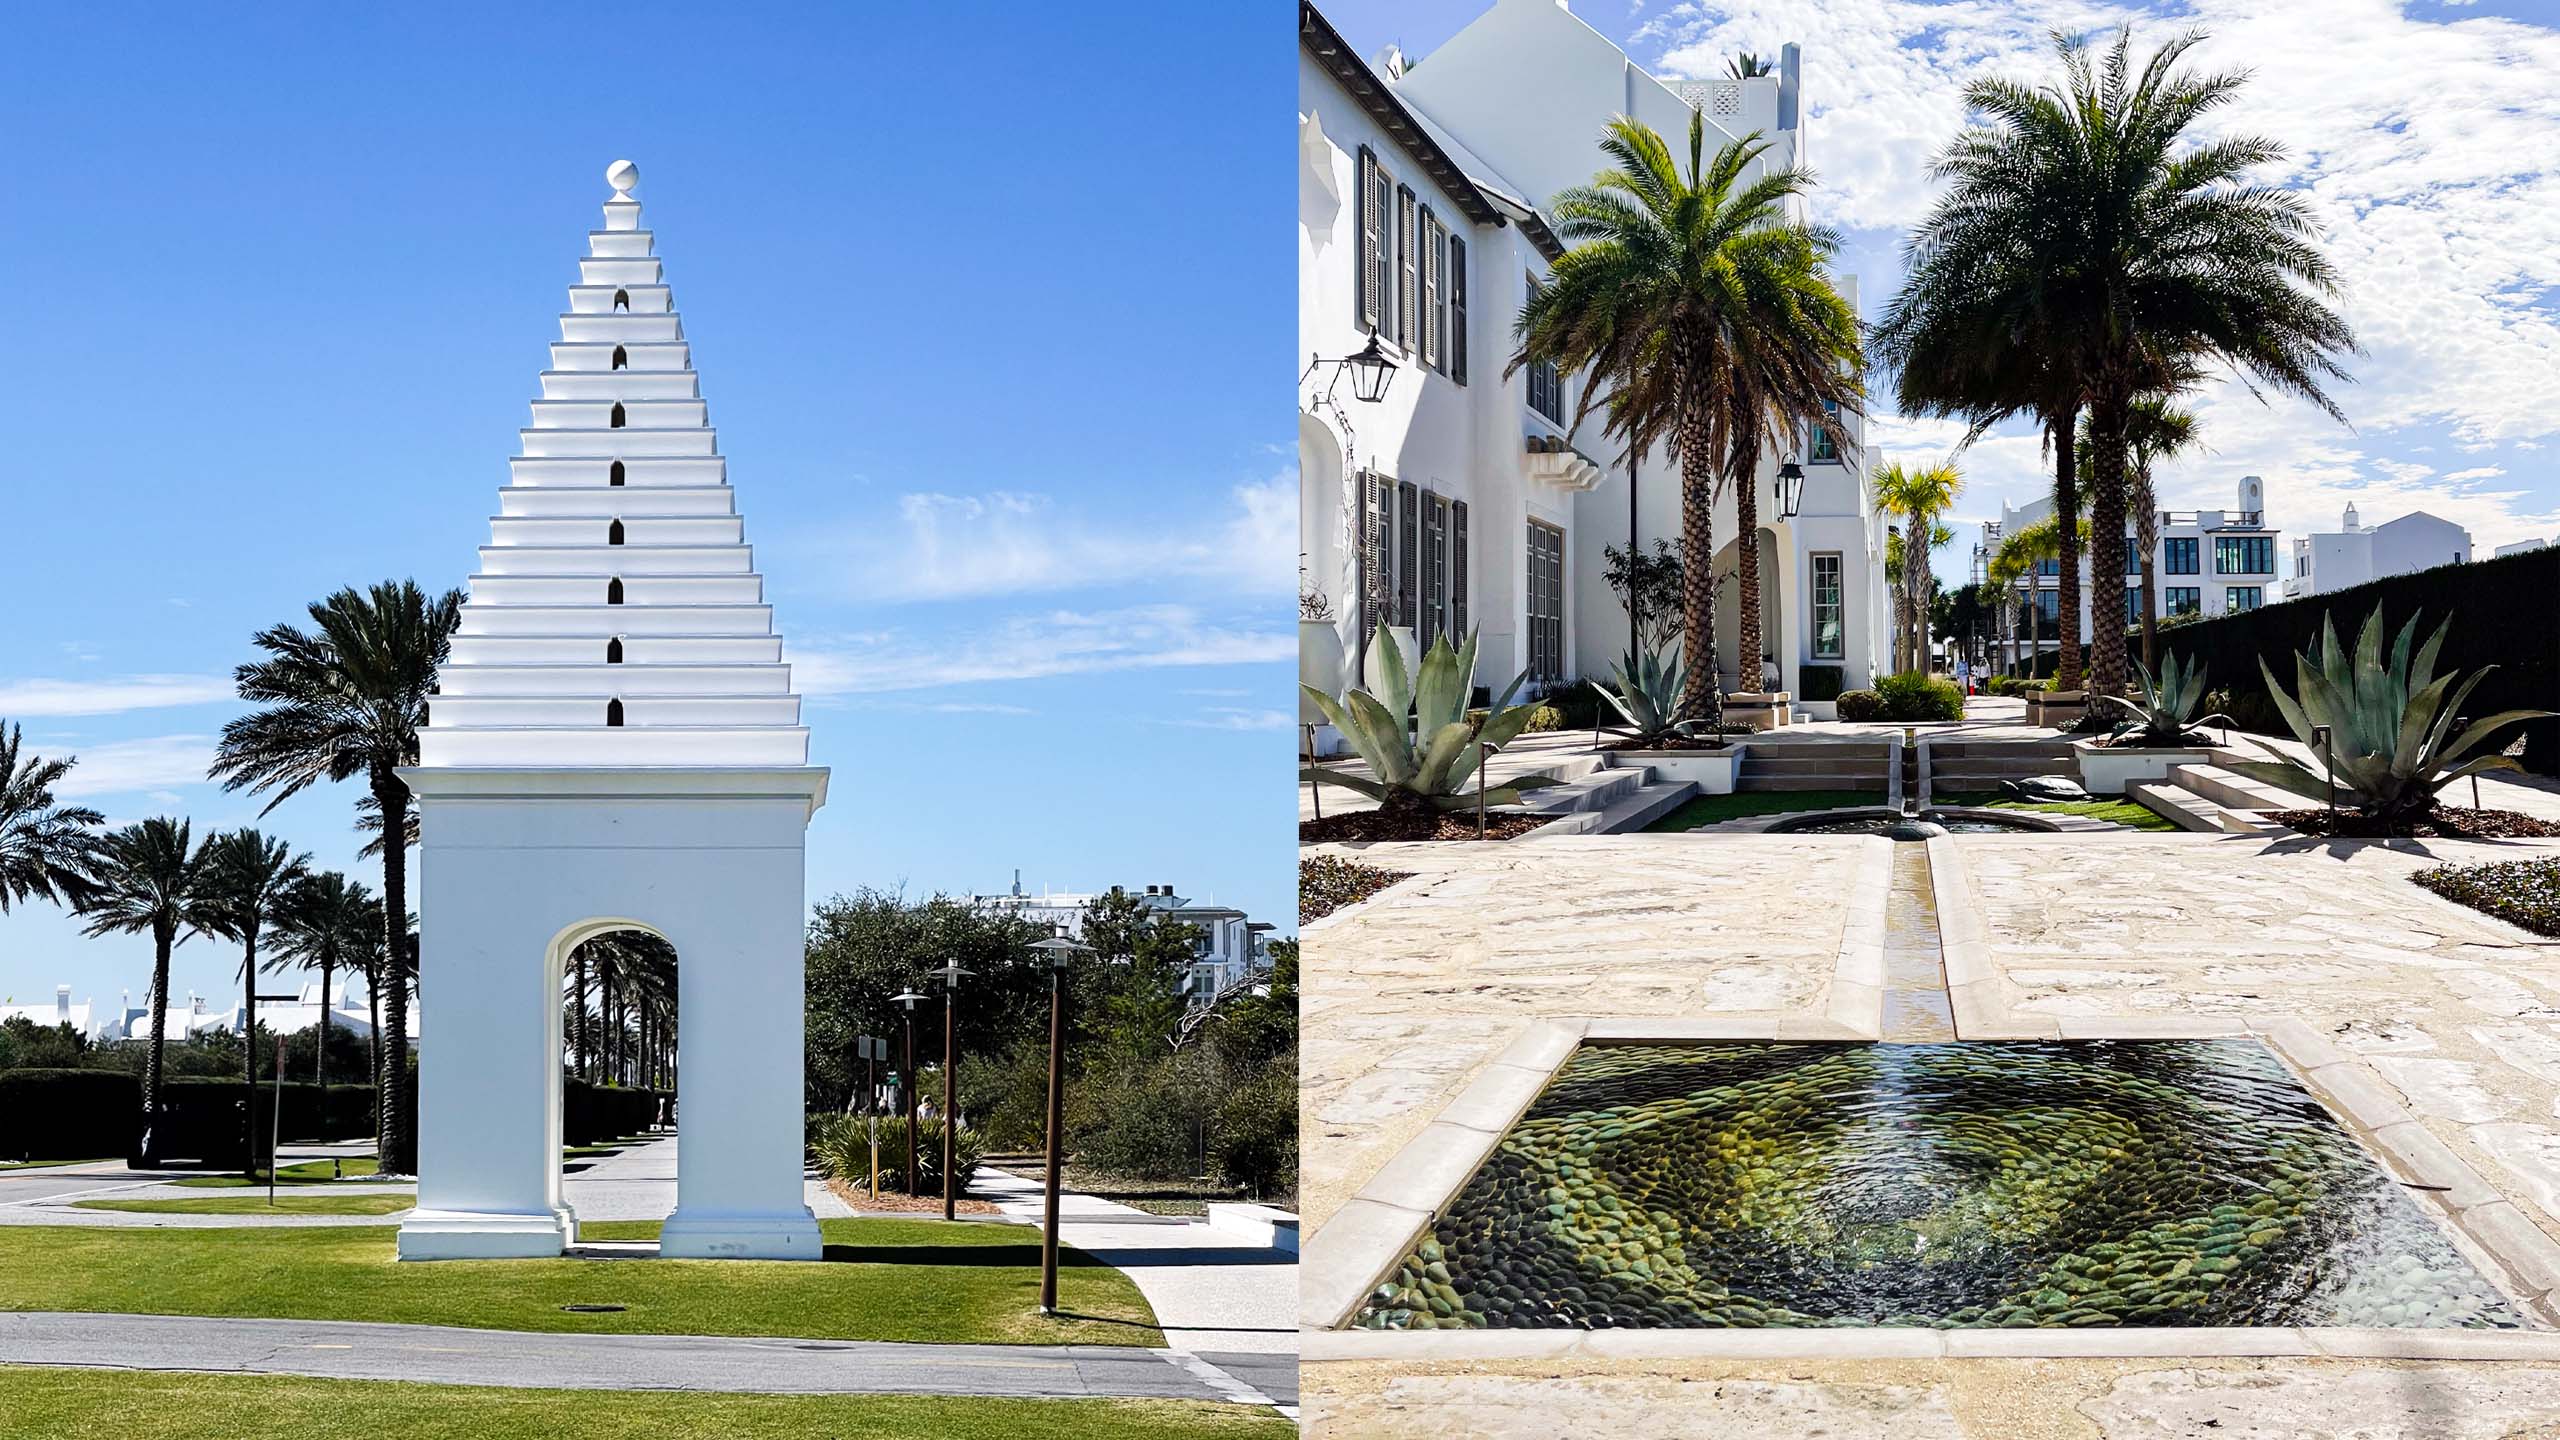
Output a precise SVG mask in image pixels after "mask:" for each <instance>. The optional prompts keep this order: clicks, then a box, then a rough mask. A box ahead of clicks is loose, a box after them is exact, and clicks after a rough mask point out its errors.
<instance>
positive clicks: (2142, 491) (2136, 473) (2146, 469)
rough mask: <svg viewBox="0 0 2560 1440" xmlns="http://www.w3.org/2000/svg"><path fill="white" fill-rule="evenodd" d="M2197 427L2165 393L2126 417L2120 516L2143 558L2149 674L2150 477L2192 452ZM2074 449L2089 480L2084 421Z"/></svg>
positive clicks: (2152, 645) (2093, 444)
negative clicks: (2122, 510) (2165, 462)
mask: <svg viewBox="0 0 2560 1440" xmlns="http://www.w3.org/2000/svg"><path fill="white" fill-rule="evenodd" d="M2202 428H2203V422H2201V421H2199V420H2198V419H2196V415H2195V412H2194V411H2192V410H2188V409H2186V408H2184V407H2182V406H2180V405H2179V404H2178V403H2177V400H2176V398H2175V396H2174V395H2172V394H2168V393H2154V394H2150V395H2138V396H2136V397H2134V401H2133V407H2132V409H2130V410H2129V411H2127V412H2126V415H2125V445H2126V452H2127V454H2126V458H2127V462H2128V463H2127V464H2126V466H2125V512H2126V514H2127V516H2128V517H2129V522H2130V524H2131V525H2132V527H2133V545H2134V549H2135V550H2137V551H2139V552H2140V553H2141V556H2142V666H2143V668H2144V669H2146V670H2149V671H2151V672H2153V673H2154V674H2157V673H2158V672H2159V669H2160V658H2159V648H2160V647H2159V633H2160V588H2159V577H2158V576H2157V575H2156V574H2154V573H2153V572H2154V571H2155V570H2156V569H2157V568H2158V565H2159V561H2158V556H2159V553H2160V495H2159V492H2158V491H2157V490H2156V489H2154V488H2153V487H2152V484H2151V472H2152V469H2153V467H2155V466H2157V465H2158V464H2159V463H2160V462H2161V461H2163V460H2168V459H2172V458H2175V457H2176V456H2178V455H2181V454H2184V453H2185V452H2187V451H2189V450H2192V449H2194V448H2196V447H2197V445H2198V444H2199V443H2200V441H2199V438H2198V432H2199V431H2200V430H2201V429H2202ZM2079 449H2080V463H2081V466H2082V469H2083V471H2084V473H2088V474H2091V475H2094V474H2095V473H2096V468H2097V441H2096V439H2095V438H2094V437H2093V436H2092V434H2091V427H2090V425H2089V424H2088V423H2087V422H2085V421H2084V422H2083V423H2082V424H2081V426H2080V445H2079Z"/></svg>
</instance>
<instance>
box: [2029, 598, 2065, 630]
mask: <svg viewBox="0 0 2560 1440" xmlns="http://www.w3.org/2000/svg"><path fill="white" fill-rule="evenodd" d="M2035 593H2036V614H2038V615H2040V616H2043V617H2044V628H2045V629H2047V630H2051V629H2053V628H2054V626H2055V625H2056V624H2057V623H2059V622H2060V621H2061V619H2062V592H2061V591H2059V590H2038V591H2037V592H2035Z"/></svg>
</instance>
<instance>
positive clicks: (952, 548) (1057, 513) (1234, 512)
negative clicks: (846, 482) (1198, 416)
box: [846, 467, 1298, 601]
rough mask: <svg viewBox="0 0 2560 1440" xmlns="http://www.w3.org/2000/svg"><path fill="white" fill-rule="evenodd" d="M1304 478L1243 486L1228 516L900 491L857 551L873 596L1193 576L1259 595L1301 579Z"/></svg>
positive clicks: (940, 596)
mask: <svg viewBox="0 0 2560 1440" xmlns="http://www.w3.org/2000/svg"><path fill="white" fill-rule="evenodd" d="M1297 531H1298V477H1297V472H1296V470H1295V468H1294V467H1293V468H1292V469H1291V470H1289V471H1288V472H1287V473H1285V474H1282V475H1277V476H1274V477H1272V478H1269V479H1265V480H1257V481H1253V482H1250V483H1247V484H1243V485H1238V486H1236V487H1235V488H1234V489H1233V490H1231V491H1230V492H1229V494H1228V498H1227V505H1226V508H1225V510H1224V511H1223V513H1221V514H1217V515H1212V516H1203V515H1199V514H1197V513H1192V512H1191V511H1190V510H1189V507H1183V506H1178V505H1173V504H1165V505H1161V506H1158V507H1155V508H1152V509H1149V510H1146V511H1143V512H1139V513H1130V514H1120V515H1113V516H1109V517H1097V516H1093V515H1090V514H1085V513H1079V512H1076V511H1071V510H1068V509H1066V508H1064V507H1061V506H1060V505H1059V504H1058V503H1057V502H1056V501H1055V500H1053V499H1052V498H1050V497H1049V496H1046V495H1033V494H1025V493H1020V492H1015V491H998V492H995V493H993V494H987V495H943V494H934V493H920V494H911V495H906V496H902V497H901V498H900V499H899V501H898V517H897V520H896V522H895V523H894V524H893V525H890V526H887V527H881V528H878V529H874V530H867V531H865V532H864V533H862V534H860V535H858V536H856V537H854V538H853V539H852V540H851V541H850V542H849V545H848V547H847V548H848V549H849V550H850V552H851V553H850V555H849V556H847V557H846V558H847V562H848V563H847V565H846V569H847V573H848V574H850V575H851V576H852V577H853V583H854V586H855V588H856V591H857V593H858V595H859V596H860V598H863V599H867V600H887V601H909V600H953V599H961V598H967V597H972V596H988V595H1021V594H1036V593H1040V592H1046V591H1061V590H1092V589H1105V588H1111V587H1117V586H1127V585H1133V584H1137V585H1143V584H1150V583H1158V582H1162V581H1165V580H1196V581H1203V582H1207V583H1209V584H1212V585H1215V586H1217V587H1219V588H1222V589H1232V590H1235V591H1239V592H1243V593H1250V594H1285V593H1288V592H1289V587H1291V586H1293V585H1295V584H1296V583H1297V538H1296V537H1297Z"/></svg>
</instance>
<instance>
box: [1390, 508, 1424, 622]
mask: <svg viewBox="0 0 2560 1440" xmlns="http://www.w3.org/2000/svg"><path fill="white" fill-rule="evenodd" d="M1421 529H1422V492H1421V491H1420V490H1418V489H1416V488H1415V487H1414V485H1413V482H1411V481H1409V480H1408V481H1398V482H1397V484H1396V619H1395V623H1396V624H1398V625H1418V624H1419V623H1420V617H1419V615H1418V614H1417V612H1418V611H1420V610H1421V608H1422V595H1421V580H1422V563H1421V561H1422V557H1421V555H1420V554H1418V553H1417V547H1416V542H1417V541H1418V540H1420V539H1421V535H1420V533H1419V532H1420V531H1421Z"/></svg>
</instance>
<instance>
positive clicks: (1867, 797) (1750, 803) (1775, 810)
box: [1644, 790, 1884, 835]
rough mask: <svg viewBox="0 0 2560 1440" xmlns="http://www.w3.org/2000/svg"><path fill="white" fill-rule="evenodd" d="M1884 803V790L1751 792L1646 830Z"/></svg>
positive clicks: (1684, 809) (1704, 802) (1692, 806)
mask: <svg viewBox="0 0 2560 1440" xmlns="http://www.w3.org/2000/svg"><path fill="white" fill-rule="evenodd" d="M1883 803H1884V792H1883V791H1881V790H1750V791H1737V792H1736V793H1734V794H1731V795H1700V796H1698V797H1696V798H1695V799H1693V800H1691V801H1689V802H1688V803H1687V804H1685V805H1683V806H1681V807H1680V808H1679V809H1677V810H1674V811H1672V812H1671V813H1670V814H1668V815H1665V816H1663V817H1662V818H1661V819H1659V820H1656V821H1654V822H1653V823H1652V824H1650V825H1647V826H1646V827H1644V830H1645V833H1646V834H1648V835H1668V834H1674V833H1676V832H1678V831H1682V830H1695V829H1697V828H1698V827H1699V826H1701V825H1721V824H1723V823H1724V822H1725V821H1727V820H1744V819H1748V818H1750V817H1751V816H1754V815H1786V814H1792V813H1794V812H1795V811H1798V810H1839V809H1845V808H1847V807H1849V806H1852V805H1865V806H1875V805H1882V804H1883Z"/></svg>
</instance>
